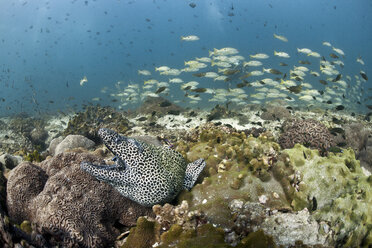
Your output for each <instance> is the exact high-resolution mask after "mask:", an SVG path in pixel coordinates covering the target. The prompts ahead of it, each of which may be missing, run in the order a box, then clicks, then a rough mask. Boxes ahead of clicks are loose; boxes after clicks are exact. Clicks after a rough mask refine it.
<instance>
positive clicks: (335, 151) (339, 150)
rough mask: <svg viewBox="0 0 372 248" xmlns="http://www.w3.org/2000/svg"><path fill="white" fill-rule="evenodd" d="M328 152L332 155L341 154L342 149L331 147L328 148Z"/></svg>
mask: <svg viewBox="0 0 372 248" xmlns="http://www.w3.org/2000/svg"><path fill="white" fill-rule="evenodd" d="M328 151H329V152H333V153H341V152H342V149H341V148H339V147H337V146H333V147H330V148H328Z"/></svg>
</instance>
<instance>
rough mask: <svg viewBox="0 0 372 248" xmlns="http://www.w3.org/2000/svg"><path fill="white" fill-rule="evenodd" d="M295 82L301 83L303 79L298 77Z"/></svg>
mask: <svg viewBox="0 0 372 248" xmlns="http://www.w3.org/2000/svg"><path fill="white" fill-rule="evenodd" d="M295 80H296V81H298V82H300V81H302V80H303V79H302V78H301V77H299V76H297V77H295Z"/></svg>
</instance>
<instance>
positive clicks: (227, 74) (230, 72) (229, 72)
mask: <svg viewBox="0 0 372 248" xmlns="http://www.w3.org/2000/svg"><path fill="white" fill-rule="evenodd" d="M238 72H240V71H239V70H226V71H224V72H223V74H224V75H226V76H230V75H234V74H236V73H238Z"/></svg>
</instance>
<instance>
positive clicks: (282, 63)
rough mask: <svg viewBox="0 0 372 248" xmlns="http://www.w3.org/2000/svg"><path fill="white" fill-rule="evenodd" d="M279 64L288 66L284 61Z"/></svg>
mask: <svg viewBox="0 0 372 248" xmlns="http://www.w3.org/2000/svg"><path fill="white" fill-rule="evenodd" d="M279 65H280V66H288V65H287V64H286V63H283V62H280V63H279Z"/></svg>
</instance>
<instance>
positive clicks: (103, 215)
mask: <svg viewBox="0 0 372 248" xmlns="http://www.w3.org/2000/svg"><path fill="white" fill-rule="evenodd" d="M82 161H90V162H93V163H102V159H100V158H99V157H97V156H94V155H92V154H87V153H61V154H59V155H57V156H55V157H53V158H52V159H49V160H46V161H43V162H42V163H40V164H39V165H34V164H31V163H29V162H25V163H21V164H19V165H18V166H17V167H16V168H15V169H13V170H12V171H11V173H10V175H9V180H8V184H7V206H8V210H9V216H10V217H11V219H13V220H14V221H16V222H18V223H19V222H21V221H23V220H25V219H28V220H30V222H32V223H34V224H36V225H35V226H36V232H37V233H41V234H42V235H43V236H44V237H50V239H49V240H48V242H49V243H50V244H51V245H56V244H57V242H58V244H59V245H63V247H75V246H79V247H107V246H109V245H111V244H113V242H114V240H115V238H116V237H117V236H118V235H119V234H120V231H122V230H118V227H120V226H121V227H122V228H125V227H129V226H132V225H134V224H135V223H136V220H137V218H138V217H139V216H142V215H151V209H150V208H145V207H142V206H140V205H138V204H137V203H135V202H133V201H131V200H129V199H126V198H124V197H122V196H121V195H120V193H119V192H117V191H116V190H115V189H114V188H113V187H111V186H109V185H108V184H106V183H102V182H99V181H98V180H96V179H94V178H93V177H91V176H90V175H88V174H87V173H85V172H83V171H82V170H81V169H80V163H81V162H82Z"/></svg>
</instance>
